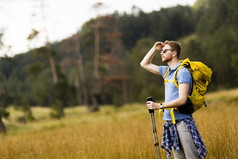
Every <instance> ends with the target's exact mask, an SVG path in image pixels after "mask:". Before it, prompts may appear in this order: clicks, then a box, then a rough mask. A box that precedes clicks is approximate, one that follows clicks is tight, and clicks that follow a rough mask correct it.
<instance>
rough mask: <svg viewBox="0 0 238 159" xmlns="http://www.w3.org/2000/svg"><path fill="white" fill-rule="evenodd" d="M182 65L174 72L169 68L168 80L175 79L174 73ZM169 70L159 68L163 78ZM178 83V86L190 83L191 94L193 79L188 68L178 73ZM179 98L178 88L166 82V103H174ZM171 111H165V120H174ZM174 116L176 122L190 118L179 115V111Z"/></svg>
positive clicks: (164, 67)
mask: <svg viewBox="0 0 238 159" xmlns="http://www.w3.org/2000/svg"><path fill="white" fill-rule="evenodd" d="M180 65H181V63H180V62H179V63H178V64H177V65H176V66H175V67H174V68H173V69H172V70H171V69H170V68H169V69H168V71H169V72H168V75H167V77H166V78H167V79H168V80H173V79H174V73H175V72H176V70H177V68H178V67H179V66H180ZM167 68H168V66H160V67H159V71H160V73H161V75H162V77H163V78H164V75H165V72H166V69H167ZM177 81H178V84H180V83H188V84H189V92H191V89H192V78H191V74H190V72H189V71H188V69H187V68H185V67H182V68H181V69H180V70H179V71H178V73H177ZM177 98H179V90H178V88H177V87H176V86H175V84H174V82H166V84H165V102H169V101H172V100H174V99H177ZM170 111H171V109H169V110H166V109H165V110H164V116H163V120H172V118H171V115H170ZM174 116H175V120H181V119H185V118H188V117H190V115H189V114H182V113H179V112H178V111H174Z"/></svg>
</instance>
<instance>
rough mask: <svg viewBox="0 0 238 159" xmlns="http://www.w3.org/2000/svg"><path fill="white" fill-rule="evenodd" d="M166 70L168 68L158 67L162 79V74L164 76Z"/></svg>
mask: <svg viewBox="0 0 238 159" xmlns="http://www.w3.org/2000/svg"><path fill="white" fill-rule="evenodd" d="M167 68H168V66H159V72H160V74H161V75H162V77H163V78H164V74H165V72H166V69H167Z"/></svg>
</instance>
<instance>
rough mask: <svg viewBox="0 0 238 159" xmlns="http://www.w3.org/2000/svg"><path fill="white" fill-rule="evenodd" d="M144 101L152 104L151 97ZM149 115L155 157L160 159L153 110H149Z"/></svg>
mask: <svg viewBox="0 0 238 159" xmlns="http://www.w3.org/2000/svg"><path fill="white" fill-rule="evenodd" d="M146 100H147V101H153V102H154V100H153V99H152V97H148V98H147V99H146ZM149 113H150V119H151V124H152V130H153V136H154V143H155V151H156V156H157V159H161V156H160V150H159V141H158V136H157V130H156V124H155V116H154V110H152V109H149Z"/></svg>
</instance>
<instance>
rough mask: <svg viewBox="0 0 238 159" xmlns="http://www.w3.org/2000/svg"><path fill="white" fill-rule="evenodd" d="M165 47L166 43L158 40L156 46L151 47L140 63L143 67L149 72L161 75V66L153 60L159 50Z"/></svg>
mask: <svg viewBox="0 0 238 159" xmlns="http://www.w3.org/2000/svg"><path fill="white" fill-rule="evenodd" d="M163 47H164V43H162V42H156V43H155V44H154V46H153V47H152V48H151V49H150V51H149V52H148V53H147V54H146V55H145V57H144V58H143V60H142V61H141V63H140V65H141V67H142V68H144V69H146V70H147V71H149V72H152V73H154V74H157V75H161V74H160V72H159V66H157V65H155V64H152V63H151V62H152V60H153V58H154V56H155V54H156V53H157V51H159V50H161V49H162V48H163Z"/></svg>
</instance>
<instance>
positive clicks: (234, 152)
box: [0, 101, 238, 159]
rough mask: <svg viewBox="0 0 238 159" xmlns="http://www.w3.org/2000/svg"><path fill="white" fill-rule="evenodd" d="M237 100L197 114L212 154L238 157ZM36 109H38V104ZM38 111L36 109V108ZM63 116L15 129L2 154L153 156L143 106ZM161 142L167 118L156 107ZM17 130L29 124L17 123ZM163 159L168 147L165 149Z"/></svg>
mask: <svg viewBox="0 0 238 159" xmlns="http://www.w3.org/2000/svg"><path fill="white" fill-rule="evenodd" d="M237 104H238V102H236V101H233V102H228V103H210V104H209V106H208V107H207V108H202V109H201V110H199V111H198V112H196V113H195V114H194V119H195V122H196V124H197V127H198V130H199V132H200V134H201V136H202V138H203V140H204V142H205V145H206V147H207V149H208V155H207V158H208V159H226V158H227V159H235V158H238V146H237V145H238V137H237V134H238V116H237V115H236V113H237V112H238V107H237ZM37 111H40V109H39V108H38V109H37ZM34 113H37V112H36V111H35V112H34ZM66 113H68V115H67V116H66V117H65V118H64V119H62V120H50V119H47V118H45V119H44V120H43V116H44V115H42V112H41V113H40V114H41V115H40V116H41V119H42V121H35V122H32V123H29V124H27V125H28V127H27V131H23V130H22V131H19V133H13V132H12V133H11V132H9V135H7V136H5V137H2V138H1V140H0V158H1V159H152V158H156V157H155V149H154V140H153V134H152V128H151V121H150V116H149V113H148V111H147V110H146V107H145V106H144V105H140V104H138V105H128V106H125V107H122V108H117V109H116V108H112V107H102V108H101V111H100V112H97V113H90V114H89V113H87V112H86V109H85V108H82V107H77V108H70V109H67V110H66ZM155 116H156V117H157V118H156V124H157V131H158V137H159V140H160V142H161V135H162V129H163V121H161V120H159V119H158V113H157V112H156V114H155ZM18 128H19V129H24V128H26V126H24V125H22V127H21V125H18ZM161 153H162V158H166V152H165V151H164V150H161Z"/></svg>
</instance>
